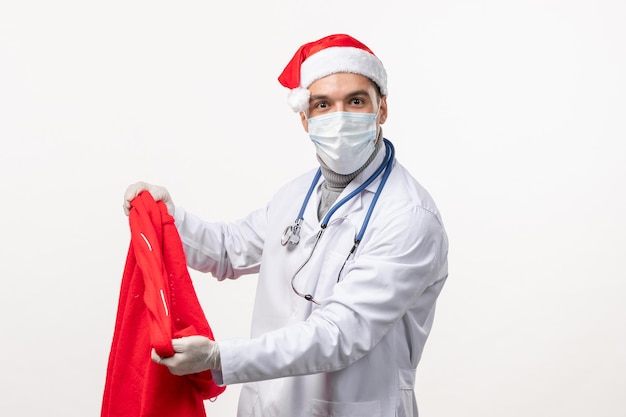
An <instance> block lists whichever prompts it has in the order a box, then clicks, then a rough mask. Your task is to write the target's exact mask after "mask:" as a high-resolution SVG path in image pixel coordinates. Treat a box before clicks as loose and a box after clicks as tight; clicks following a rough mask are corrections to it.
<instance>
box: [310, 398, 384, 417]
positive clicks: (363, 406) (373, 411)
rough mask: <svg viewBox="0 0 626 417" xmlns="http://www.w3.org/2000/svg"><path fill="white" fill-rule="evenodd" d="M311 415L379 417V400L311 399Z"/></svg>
mask: <svg viewBox="0 0 626 417" xmlns="http://www.w3.org/2000/svg"><path fill="white" fill-rule="evenodd" d="M311 415H312V416H313V417H380V415H381V411H380V402H379V401H365V402H356V403H347V402H332V401H322V400H313V403H312V414H311Z"/></svg>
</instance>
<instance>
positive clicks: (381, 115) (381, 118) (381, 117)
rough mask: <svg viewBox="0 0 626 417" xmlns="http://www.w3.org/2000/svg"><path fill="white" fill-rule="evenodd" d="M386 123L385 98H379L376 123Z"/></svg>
mask: <svg viewBox="0 0 626 417" xmlns="http://www.w3.org/2000/svg"><path fill="white" fill-rule="evenodd" d="M386 121H387V96H382V97H381V98H380V111H379V112H378V123H379V124H381V125H382V124H384V123H385V122H386Z"/></svg>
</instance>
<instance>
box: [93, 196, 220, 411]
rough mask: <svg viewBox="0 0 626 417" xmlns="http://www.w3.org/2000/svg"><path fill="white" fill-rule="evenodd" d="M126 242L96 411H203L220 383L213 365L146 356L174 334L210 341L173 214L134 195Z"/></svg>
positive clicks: (167, 347)
mask: <svg viewBox="0 0 626 417" xmlns="http://www.w3.org/2000/svg"><path fill="white" fill-rule="evenodd" d="M131 207H132V209H131V210H130V214H129V220H130V231H131V242H130V247H129V249H128V256H127V259H126V265H125V268H124V275H123V277H122V284H121V290H120V297H119V303H118V310H117V318H116V323H115V331H114V334H113V341H112V345H111V352H110V355H109V363H108V368H107V374H106V383H105V387H104V395H103V402H102V410H101V417H171V416H177V417H179V416H180V417H205V416H206V412H205V409H204V402H203V400H205V399H210V398H215V397H217V396H218V395H220V394H221V393H222V392H224V390H225V387H220V386H217V385H216V384H215V382H214V381H213V377H212V375H211V372H210V371H205V372H201V373H197V374H193V375H187V376H176V375H172V374H171V373H170V372H169V370H168V369H167V367H165V366H162V365H158V364H156V363H154V362H153V361H152V360H151V359H150V352H151V350H152V348H153V347H154V349H155V350H156V351H157V353H158V354H159V355H160V356H172V355H173V354H174V351H173V348H172V342H171V340H172V339H175V338H179V337H183V336H191V335H195V334H197V335H202V336H206V337H208V338H210V339H211V340H215V339H214V337H213V332H212V331H211V328H210V326H209V324H208V322H207V319H206V317H205V315H204V312H203V311H202V307H201V306H200V303H199V302H198V298H197V296H196V293H195V290H194V288H193V284H192V282H191V278H190V276H189V271H188V269H187V265H186V261H185V254H184V252H183V247H182V243H181V241H180V236H179V235H178V231H177V230H176V226H175V225H174V218H173V217H172V216H170V215H169V214H168V213H167V208H166V206H165V204H164V203H163V202H160V201H159V202H155V201H154V199H153V198H152V196H151V195H150V194H149V193H148V192H143V193H141V194H140V195H139V196H137V197H136V198H135V199H134V200H133V201H132V202H131Z"/></svg>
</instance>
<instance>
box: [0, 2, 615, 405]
mask: <svg viewBox="0 0 626 417" xmlns="http://www.w3.org/2000/svg"><path fill="white" fill-rule="evenodd" d="M215 3H216V2H209V1H184V2H165V1H145V2H141V1H134V0H131V1H128V0H127V1H107V2H86V1H70V0H61V1H55V2H48V1H35V0H24V1H2V2H1V3H0V144H1V148H0V185H1V193H0V196H1V198H0V217H1V218H2V224H3V227H2V232H1V234H0V236H1V237H0V257H1V261H0V279H1V280H2V281H1V282H2V300H1V301H0V333H1V334H2V342H1V343H0V358H1V360H2V362H1V371H0V415H3V416H41V415H45V416H65V417H72V416H81V417H83V416H95V415H99V412H100V401H101V396H102V390H103V386H104V382H105V372H106V366H107V359H108V352H109V347H110V342H111V337H112V332H113V325H114V318H115V310H116V308H117V297H118V295H119V283H120V279H121V275H122V268H123V264H124V261H125V257H126V250H127V247H128V243H129V231H128V223H127V218H126V217H125V216H124V214H123V212H122V209H121V203H122V194H123V192H124V190H125V189H126V186H127V185H129V184H130V183H132V182H135V181H137V180H146V181H150V182H154V183H157V184H163V185H165V186H167V187H168V188H169V189H170V191H171V193H172V195H173V196H174V199H175V201H176V202H177V203H178V204H180V205H182V206H185V207H186V208H188V209H190V210H192V211H195V212H197V213H198V214H202V215H203V216H204V217H206V218H207V219H214V220H232V219H235V218H238V217H241V216H243V215H245V214H247V212H248V211H249V210H252V209H253V208H256V207H257V206H261V205H263V204H264V203H265V202H266V201H267V200H268V198H269V197H270V196H271V195H272V194H273V192H274V191H275V190H276V189H277V188H278V187H279V186H280V185H282V184H283V183H284V182H285V181H287V180H288V179H290V178H291V177H293V176H294V175H296V174H298V173H300V172H302V171H303V170H305V169H309V168H310V167H312V166H313V164H314V163H315V159H314V156H313V153H314V151H313V148H312V145H310V143H309V142H308V140H307V138H306V136H305V134H304V132H303V131H302V130H301V127H300V125H299V121H298V118H297V116H295V115H294V114H293V113H291V111H290V110H289V108H288V107H287V104H286V101H285V96H286V91H285V90H284V89H283V87H281V86H280V85H279V84H278V82H277V81H276V77H277V76H278V74H279V73H280V72H281V71H282V69H283V67H284V65H285V64H286V63H287V61H288V60H289V59H290V58H291V55H292V54H293V52H295V50H296V48H297V47H298V46H300V44H302V43H304V42H307V41H310V40H314V39H318V38H320V37H322V36H325V35H327V34H330V33H333V32H346V33H350V34H353V35H354V36H356V37H357V38H360V39H361V40H362V41H364V42H365V43H366V44H368V45H369V46H370V47H371V48H372V49H373V50H374V52H376V53H377V55H378V56H379V57H380V58H381V59H382V60H383V62H384V63H385V65H386V67H387V69H388V72H389V77H390V86H389V87H390V91H391V93H390V96H389V108H390V117H389V119H388V121H387V124H386V125H385V133H386V136H387V137H388V138H390V139H391V140H393V141H394V143H395V145H396V148H397V153H398V158H399V159H400V161H401V162H402V163H404V164H405V165H406V166H407V167H408V168H409V169H410V170H411V171H412V172H413V173H414V174H415V176H416V177H417V178H418V179H419V180H420V181H421V182H422V183H423V184H424V185H425V186H426V188H427V189H429V191H430V192H431V193H432V194H433V196H434V197H435V199H436V200H437V202H438V204H439V206H440V209H441V211H442V213H443V216H444V221H445V222H446V225H447V229H448V233H449V237H450V242H451V247H450V248H451V250H450V278H449V280H448V283H447V287H446V288H445V289H444V292H443V293H442V295H441V298H440V303H439V310H438V316H437V319H436V321H435V326H434V329H433V332H432V334H431V339H430V340H429V343H428V344H427V346H426V350H425V352H424V356H423V360H422V363H421V365H420V368H419V372H418V375H419V376H418V383H417V387H416V393H417V396H418V401H419V404H420V408H421V412H422V415H423V416H425V417H437V416H441V417H449V416H480V417H492V416H493V417H501V416H507V417H522V416H523V417H526V416H534V417H543V416H545V417H553V416H568V417H579V416H580V417H583V416H585V417H586V416H590V415H593V416H603V417H613V416H615V417H617V416H620V417H621V416H624V415H625V413H626V397H625V396H624V392H626V376H625V375H626V355H624V352H625V351H626V326H625V323H624V320H625V318H626V303H625V302H624V298H625V295H626V280H625V278H626V260H625V259H626V256H624V250H625V249H626V241H625V236H626V221H625V220H624V216H625V214H624V213H625V212H626V204H625V201H626V198H625V197H624V189H625V187H624V181H625V180H626V168H625V165H626V164H625V163H624V161H625V159H626V158H625V157H626V155H625V153H626V152H625V151H624V141H625V140H626V135H625V133H626V128H625V123H624V116H625V115H626V113H625V111H626V101H625V99H624V96H625V95H624V94H625V93H626V85H625V79H624V74H625V73H626V54H625V50H626V49H625V47H626V42H625V39H626V29H625V27H624V25H623V22H624V19H625V18H626V6H625V3H624V2H622V1H619V0H615V1H610V0H593V1H592V0H574V1H566V0H529V1H528V0H527V1H497V0H490V1H489V0H484V1H462V0H456V1H454V0H441V1H436V2H434V1H433V2H425V1H421V2H417V3H413V2H405V1H400V0H395V1H394V0H391V1H385V2H379V1H326V0H322V1H318V2H295V1H286V0H270V1H264V2H258V1H239V2H220V3H221V4H215ZM295 214H296V213H293V215H294V216H295ZM291 215H292V214H289V213H287V216H288V217H289V216H291ZM192 277H193V279H194V282H195V284H196V285H197V289H198V292H199V293H200V296H201V302H202V304H203V306H204V307H205V312H206V314H207V316H208V317H209V321H210V323H211V325H212V326H213V330H214V331H215V334H216V336H217V337H218V338H227V337H231V336H245V335H247V332H248V325H249V318H250V312H251V305H252V301H253V295H254V286H255V277H247V278H245V279H241V280H239V281H233V282H226V283H217V282H215V281H214V280H213V279H211V278H210V277H209V276H205V275H202V274H197V273H195V272H193V273H192ZM238 390H239V387H238V386H231V387H229V388H228V389H227V391H226V393H225V394H224V395H223V396H221V397H220V398H219V399H218V400H217V401H216V402H215V403H207V414H208V415H209V416H234V413H235V409H236V398H237V394H238Z"/></svg>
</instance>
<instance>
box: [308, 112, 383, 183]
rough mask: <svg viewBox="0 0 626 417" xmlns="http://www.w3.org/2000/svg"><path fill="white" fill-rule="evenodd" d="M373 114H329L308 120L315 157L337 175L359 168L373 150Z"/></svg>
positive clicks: (374, 135) (374, 116)
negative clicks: (315, 152)
mask: <svg viewBox="0 0 626 417" xmlns="http://www.w3.org/2000/svg"><path fill="white" fill-rule="evenodd" d="M376 117H377V114H374V113H351V112H333V113H329V114H325V115H323V116H318V117H312V118H310V119H308V124H309V137H310V138H311V140H312V141H313V143H314V144H315V149H316V151H317V155H318V156H319V157H320V159H321V160H322V161H324V163H325V164H326V166H328V168H330V169H331V170H333V171H334V172H336V173H337V174H342V175H346V174H351V173H353V172H354V171H356V170H357V169H359V168H361V166H363V164H364V163H365V162H366V161H367V159H368V158H369V157H370V156H371V155H372V153H373V152H374V149H375V145H374V141H375V139H376V133H377V132H376Z"/></svg>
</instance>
